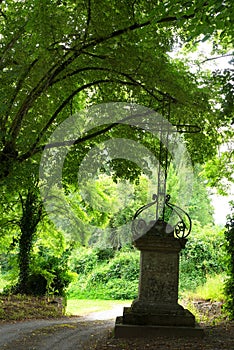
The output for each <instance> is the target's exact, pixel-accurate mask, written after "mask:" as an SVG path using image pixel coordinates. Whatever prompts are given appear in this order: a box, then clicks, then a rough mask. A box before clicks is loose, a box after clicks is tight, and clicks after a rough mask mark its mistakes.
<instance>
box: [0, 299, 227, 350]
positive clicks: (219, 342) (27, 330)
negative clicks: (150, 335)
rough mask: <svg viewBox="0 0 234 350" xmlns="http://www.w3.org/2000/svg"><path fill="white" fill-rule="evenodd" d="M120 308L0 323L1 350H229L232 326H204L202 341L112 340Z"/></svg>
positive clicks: (225, 324) (162, 339)
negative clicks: (54, 318) (74, 315)
mask: <svg viewBox="0 0 234 350" xmlns="http://www.w3.org/2000/svg"><path fill="white" fill-rule="evenodd" d="M121 313H122V306H118V307H115V308H114V309H112V310H108V311H104V312H95V313H92V314H89V315H86V316H82V317H71V318H69V317H64V318H62V319H58V320H31V321H23V322H22V321H21V322H14V323H2V324H0V349H1V350H91V349H92V350H95V349H96V350H110V349H111V350H125V349H126V350H133V349H134V350H144V349H147V350H151V349H157V350H165V349H171V350H201V349H202V350H221V349H222V350H231V349H234V323H233V322H229V323H223V324H220V325H217V326H204V328H205V338H204V339H197V340H196V339H193V340H192V339H165V338H157V339H154V340H150V339H144V340H143V339H131V340H124V339H121V340H120V339H114V338H113V337H111V332H112V330H113V327H114V322H115V317H116V316H117V315H120V314H121Z"/></svg>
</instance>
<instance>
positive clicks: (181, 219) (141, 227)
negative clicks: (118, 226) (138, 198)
mask: <svg viewBox="0 0 234 350" xmlns="http://www.w3.org/2000/svg"><path fill="white" fill-rule="evenodd" d="M170 198H171V197H170V195H166V197H165V202H164V209H163V214H162V217H161V218H159V217H156V220H152V221H150V222H149V223H147V222H146V221H145V220H144V219H141V218H138V217H139V215H140V214H141V213H142V212H143V211H145V210H147V209H148V208H150V207H152V206H153V205H156V206H157V204H158V196H157V195H156V194H154V195H153V201H152V202H151V203H148V204H146V205H144V206H142V207H140V208H139V209H138V210H137V211H136V213H135V215H134V217H133V222H132V232H133V234H134V236H135V237H139V236H141V235H143V234H145V233H146V232H148V231H149V230H150V229H151V228H152V227H153V226H154V225H156V224H157V223H161V224H162V223H163V224H166V223H165V207H168V208H169V209H170V210H171V211H172V212H173V215H174V214H176V215H177V217H178V221H177V223H176V224H174V225H173V226H172V227H173V230H174V235H175V236H176V237H177V238H179V239H184V238H187V237H188V235H189V234H190V232H191V228H192V220H191V218H190V216H189V215H188V213H186V211H185V210H183V209H182V208H180V207H179V206H177V205H175V204H172V203H170ZM156 212H157V210H156ZM168 225H169V224H168ZM170 225H171V224H170ZM170 225H169V226H170ZM170 227H171V226H170ZM169 235H170V234H168V236H169Z"/></svg>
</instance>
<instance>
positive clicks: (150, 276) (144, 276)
mask: <svg viewBox="0 0 234 350" xmlns="http://www.w3.org/2000/svg"><path fill="white" fill-rule="evenodd" d="M168 232H169V233H168ZM185 243H186V240H182V241H181V240H180V239H178V238H175V237H174V236H173V234H172V231H171V227H170V226H169V227H168V225H167V224H166V223H161V224H158V223H156V224H155V225H153V226H152V227H151V229H150V230H149V231H148V232H147V233H146V234H144V235H143V236H141V237H140V238H138V239H137V240H136V241H135V246H136V247H137V248H138V249H139V250H140V251H141V262H140V278H139V291H138V298H137V299H136V300H134V301H133V303H132V305H131V307H130V308H124V312H123V316H122V317H121V318H117V320H116V327H115V335H116V337H117V336H118V334H119V335H120V333H121V330H122V332H123V333H124V334H125V333H126V329H128V330H129V331H130V330H131V332H132V334H135V332H136V331H137V329H138V328H137V327H138V326H139V327H146V328H144V330H145V334H148V332H150V334H151V333H152V334H153V333H154V331H155V332H156V333H157V334H158V332H159V333H160V332H162V331H165V328H162V327H167V330H168V329H170V330H171V332H172V330H173V332H172V333H173V334H179V333H181V327H185V328H188V330H187V331H186V332H187V333H188V334H189V333H190V331H191V329H194V332H195V333H196V334H201V332H200V331H198V330H197V328H196V327H195V317H194V315H193V314H192V313H191V312H189V311H188V310H186V309H184V308H183V307H182V306H181V305H179V304H178V279H179V253H180V251H181V249H183V248H184V246H185ZM125 326H126V327H125ZM129 327H130V328H129ZM147 327H148V328H147ZM151 327H153V328H152V329H151ZM155 327H159V328H155ZM168 327H169V328H168ZM176 327H178V328H180V330H179V331H178V332H177V331H176ZM195 328H196V330H195ZM139 329H143V328H139ZM147 329H148V330H147ZM165 332H166V333H167V331H165ZM176 332H177V333H176ZM195 333H194V334H195ZM120 336H121V335H120Z"/></svg>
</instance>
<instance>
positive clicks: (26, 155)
mask: <svg viewBox="0 0 234 350" xmlns="http://www.w3.org/2000/svg"><path fill="white" fill-rule="evenodd" d="M103 83H119V84H122V85H123V84H124V85H131V86H133V85H135V84H134V83H131V82H125V81H121V80H113V79H100V80H97V81H95V82H92V83H88V84H85V85H83V86H81V87H79V88H78V89H76V90H75V91H73V92H72V93H71V94H70V95H69V96H68V97H67V98H66V99H65V100H64V101H63V103H62V104H61V105H60V106H59V107H58V108H57V109H56V111H55V112H54V114H53V115H52V117H51V118H50V120H49V121H48V122H47V124H46V125H45V126H44V128H43V129H42V131H41V132H40V134H39V135H38V137H37V138H36V141H35V142H34V144H33V145H32V147H31V149H30V150H29V151H27V152H26V153H24V154H22V155H21V156H19V157H18V158H17V159H18V161H20V162H22V161H23V160H26V159H28V158H30V157H31V156H32V155H34V154H36V153H38V152H41V151H42V150H43V149H44V148H45V146H40V147H36V146H37V145H38V143H39V142H40V141H41V139H42V137H43V136H44V134H45V133H46V131H47V130H48V128H49V127H50V126H51V125H52V123H53V122H54V120H55V118H56V117H57V115H58V114H59V113H60V112H61V111H62V110H63V109H64V108H65V107H66V106H67V105H68V103H69V102H70V101H71V100H72V99H73V97H74V96H75V95H77V94H78V93H80V92H81V91H83V90H85V89H87V88H90V87H92V86H94V85H98V84H103ZM83 141H85V140H83ZM83 141H82V142H83Z"/></svg>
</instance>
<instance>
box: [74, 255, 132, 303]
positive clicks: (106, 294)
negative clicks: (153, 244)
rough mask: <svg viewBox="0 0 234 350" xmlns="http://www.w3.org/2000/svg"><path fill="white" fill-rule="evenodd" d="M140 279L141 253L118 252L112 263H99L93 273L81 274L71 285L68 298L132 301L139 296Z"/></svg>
mask: <svg viewBox="0 0 234 350" xmlns="http://www.w3.org/2000/svg"><path fill="white" fill-rule="evenodd" d="M87 253H88V250H87V249H86V253H84V255H86V254H87ZM138 277H139V252H137V251H135V250H131V251H128V252H126V251H125V252H121V251H120V252H116V253H115V256H114V257H113V259H111V260H110V261H108V260H107V261H106V262H105V263H103V261H99V263H97V265H95V266H94V268H93V270H92V271H90V272H86V273H84V274H80V275H79V276H78V279H77V281H76V282H74V283H72V284H71V285H70V287H69V289H68V297H69V298H80V299H81V298H98V299H126V298H127V299H132V298H135V297H136V296H137V287H138Z"/></svg>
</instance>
